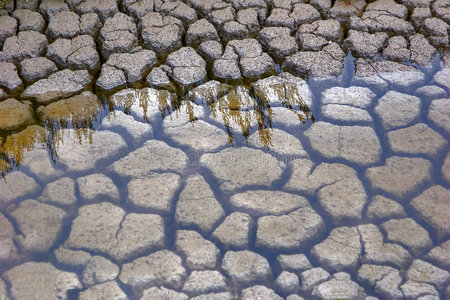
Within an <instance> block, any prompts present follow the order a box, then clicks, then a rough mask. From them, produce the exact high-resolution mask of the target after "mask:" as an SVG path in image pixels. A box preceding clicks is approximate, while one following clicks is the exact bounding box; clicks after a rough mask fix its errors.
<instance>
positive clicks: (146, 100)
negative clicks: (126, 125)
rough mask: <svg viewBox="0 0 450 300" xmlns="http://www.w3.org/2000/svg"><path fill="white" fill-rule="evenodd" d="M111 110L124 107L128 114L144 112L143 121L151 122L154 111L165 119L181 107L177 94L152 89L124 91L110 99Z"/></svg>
mask: <svg viewBox="0 0 450 300" xmlns="http://www.w3.org/2000/svg"><path fill="white" fill-rule="evenodd" d="M109 104H110V110H113V109H114V108H115V107H122V108H123V109H124V112H125V113H126V114H129V113H130V112H131V111H132V110H133V109H140V110H142V114H143V119H144V120H145V121H149V119H150V115H151V114H152V111H153V109H157V110H158V111H159V112H160V113H161V117H162V118H164V117H165V116H166V115H168V114H170V112H171V111H172V110H174V109H177V108H178V107H179V103H178V101H177V97H176V95H175V94H173V93H171V92H169V91H167V90H155V89H152V88H143V89H124V90H121V91H119V92H117V93H115V94H114V95H112V96H111V97H110V101H109Z"/></svg>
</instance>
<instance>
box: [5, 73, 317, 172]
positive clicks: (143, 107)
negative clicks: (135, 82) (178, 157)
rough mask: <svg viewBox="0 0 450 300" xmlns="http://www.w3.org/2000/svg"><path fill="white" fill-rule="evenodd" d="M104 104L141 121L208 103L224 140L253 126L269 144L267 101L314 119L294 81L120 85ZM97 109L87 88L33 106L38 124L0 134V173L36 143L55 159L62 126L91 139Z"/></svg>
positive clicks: (80, 138)
mask: <svg viewBox="0 0 450 300" xmlns="http://www.w3.org/2000/svg"><path fill="white" fill-rule="evenodd" d="M109 104H110V106H109V109H110V110H111V111H112V110H114V109H116V108H122V109H123V110H124V112H125V113H132V112H134V113H139V114H142V118H143V119H144V120H145V121H147V122H152V120H154V119H155V118H159V119H161V118H164V117H166V116H168V115H169V114H170V115H171V117H174V118H178V117H179V115H183V117H184V118H185V117H186V116H188V118H189V121H191V122H192V125H193V126H195V121H196V120H198V118H199V116H198V115H196V114H197V113H198V107H197V105H198V104H201V105H203V106H205V107H206V108H209V111H210V118H211V119H214V120H216V121H218V122H220V123H222V124H223V126H224V128H225V130H226V131H227V133H228V140H229V142H230V143H234V139H235V136H233V135H235V134H236V132H239V131H240V132H239V133H240V134H242V136H243V137H244V138H245V140H248V138H249V136H250V134H251V132H252V131H254V130H257V132H258V134H259V138H260V139H261V142H262V144H263V145H264V146H265V147H266V148H269V149H270V148H271V147H273V143H272V140H271V129H272V126H273V125H272V121H273V118H274V113H273V111H272V107H274V106H276V107H280V106H282V107H284V108H285V109H287V110H289V111H290V112H292V113H294V114H295V115H296V116H297V117H298V120H299V124H301V123H305V122H306V121H308V120H309V121H311V122H314V116H313V115H312V114H311V113H310V111H309V108H308V107H307V105H306V103H305V101H304V100H303V98H302V95H301V94H300V92H299V88H298V86H297V85H296V84H293V83H290V82H283V83H279V82H275V83H271V84H258V85H256V84H253V85H252V86H243V85H240V86H231V85H229V84H225V83H220V82H217V81H209V82H207V83H205V84H203V85H201V86H198V87H196V88H193V89H191V90H190V91H189V92H187V93H186V94H185V95H181V96H177V95H176V94H174V93H171V92H169V91H167V90H156V89H152V88H143V89H124V90H121V91H119V92H117V93H115V94H114V95H112V96H111V97H110V98H109ZM196 104H197V105H196ZM102 109H104V106H103V105H102V103H101V101H100V100H99V99H98V98H97V96H96V95H94V94H92V93H90V92H84V93H82V94H80V95H77V96H73V97H71V98H69V99H65V100H60V101H57V102H54V103H51V104H49V105H47V106H45V107H40V108H38V109H37V115H38V116H39V120H40V122H41V123H40V124H42V125H43V126H39V125H32V126H29V127H27V128H26V129H24V130H22V131H20V132H18V133H14V134H11V135H9V136H6V137H4V138H2V140H3V141H2V140H0V172H1V173H2V174H3V175H4V174H6V173H8V172H9V171H10V170H11V169H12V168H14V167H18V166H19V165H20V164H21V163H22V162H23V159H24V155H25V153H26V152H27V151H31V150H32V149H33V148H34V147H36V146H39V147H45V148H46V149H47V150H48V152H49V154H50V155H51V158H52V159H53V160H54V159H56V158H57V157H58V153H57V145H58V144H60V143H64V129H65V128H71V129H76V130H75V132H76V135H77V136H76V137H77V139H78V141H79V143H80V144H83V143H92V139H93V132H94V131H95V129H96V128H95V127H96V124H98V123H99V121H101V117H102V116H103V115H105V111H103V110H102Z"/></svg>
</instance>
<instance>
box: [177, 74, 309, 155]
mask: <svg viewBox="0 0 450 300" xmlns="http://www.w3.org/2000/svg"><path fill="white" fill-rule="evenodd" d="M186 99H188V100H190V101H193V102H196V103H199V102H201V103H207V104H208V105H209V108H210V111H211V117H212V118H214V119H220V120H222V122H223V125H224V126H225V128H226V130H227V132H228V136H229V141H230V143H233V134H232V131H231V129H230V128H233V127H235V126H233V125H237V127H239V128H240V129H241V133H242V135H243V136H244V137H245V139H246V140H247V139H248V137H249V135H250V132H251V129H252V128H254V127H257V128H258V134H259V137H260V139H261V141H262V143H263V144H264V146H265V147H266V148H270V147H272V146H273V144H272V142H271V134H270V129H271V128H272V117H273V114H272V108H271V105H273V104H279V105H282V106H284V107H285V108H286V109H288V110H290V111H291V112H292V113H294V114H295V115H297V117H298V119H299V124H301V123H305V122H306V121H307V120H311V121H312V122H314V116H313V115H312V114H311V112H310V111H309V108H308V106H307V105H306V103H305V101H304V100H303V98H302V96H301V95H300V92H299V89H298V86H297V85H296V84H295V83H291V82H282V83H270V84H259V85H253V86H252V88H251V89H250V88H247V87H244V86H237V87H232V86H230V85H228V84H224V83H219V82H217V81H210V82H207V83H206V84H204V85H202V86H199V87H197V88H194V89H193V90H192V91H190V93H189V94H188V95H187V97H186Z"/></svg>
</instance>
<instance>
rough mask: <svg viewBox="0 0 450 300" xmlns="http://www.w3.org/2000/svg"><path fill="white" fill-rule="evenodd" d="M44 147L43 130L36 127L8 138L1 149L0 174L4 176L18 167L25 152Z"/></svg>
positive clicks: (33, 126)
mask: <svg viewBox="0 0 450 300" xmlns="http://www.w3.org/2000/svg"><path fill="white" fill-rule="evenodd" d="M39 144H41V146H42V147H44V146H45V129H44V128H43V127H41V126H38V125H32V126H28V127H27V128H26V129H24V130H22V131H20V132H18V133H16V134H12V135H10V136H8V137H7V138H6V141H5V143H4V144H3V148H2V152H3V153H2V155H1V156H3V159H0V172H1V173H2V175H4V174H6V173H7V172H8V171H9V170H10V169H11V168H12V167H14V166H16V167H17V166H19V165H20V164H21V163H22V161H23V158H24V155H25V153H26V152H27V151H31V150H33V148H34V147H35V146H37V145H39Z"/></svg>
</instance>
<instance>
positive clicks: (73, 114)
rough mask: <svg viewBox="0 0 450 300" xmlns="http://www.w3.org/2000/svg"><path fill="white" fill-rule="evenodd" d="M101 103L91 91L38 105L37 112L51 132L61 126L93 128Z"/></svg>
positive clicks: (97, 118) (98, 116)
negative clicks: (45, 104)
mask: <svg viewBox="0 0 450 300" xmlns="http://www.w3.org/2000/svg"><path fill="white" fill-rule="evenodd" d="M102 107H103V105H102V103H101V102H100V100H99V99H98V97H97V96H96V95H94V94H92V93H91V92H83V93H81V94H79V95H76V96H73V97H70V98H68V99H63V100H59V101H57V102H53V103H50V104H48V105H47V106H40V107H39V108H38V109H37V114H38V116H39V118H40V120H42V122H43V124H44V127H45V128H46V129H48V130H50V132H51V133H52V134H54V133H55V132H57V131H58V130H59V129H61V128H93V126H94V122H95V121H99V118H100V113H101V110H102Z"/></svg>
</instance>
